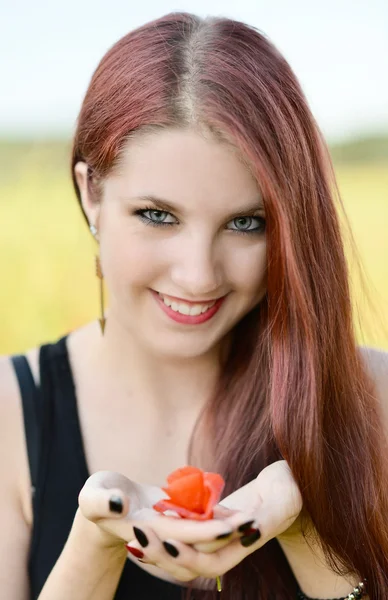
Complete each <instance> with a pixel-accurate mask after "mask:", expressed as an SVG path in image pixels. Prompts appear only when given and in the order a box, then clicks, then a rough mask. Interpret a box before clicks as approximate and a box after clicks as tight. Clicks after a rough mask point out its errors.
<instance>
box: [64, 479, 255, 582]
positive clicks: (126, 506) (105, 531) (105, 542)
mask: <svg viewBox="0 0 388 600" xmlns="http://www.w3.org/2000/svg"><path fill="white" fill-rule="evenodd" d="M166 497H167V495H166V494H165V492H164V491H163V490H162V489H161V488H159V487H156V486H151V485H142V484H138V483H135V482H134V481H131V480H129V479H128V478H127V477H125V476H124V475H121V474H120V473H115V472H113V471H99V472H97V473H94V474H93V475H92V476H91V477H89V479H88V480H87V481H86V483H85V485H84V486H83V488H82V490H81V492H80V494H79V498H78V501H79V508H78V510H77V514H76V517H75V521H74V525H73V529H75V531H76V533H74V534H73V537H77V539H79V538H81V537H82V538H83V540H85V538H86V539H87V540H89V543H94V544H97V545H98V546H99V547H103V548H106V549H107V550H108V549H113V550H118V551H119V552H120V551H122V552H124V551H125V552H126V549H125V545H126V543H128V542H130V544H131V546H132V547H136V545H137V547H138V549H139V550H140V548H141V552H145V551H146V549H145V546H143V547H142V546H141V545H140V544H139V542H138V541H137V540H136V538H135V533H134V528H135V531H136V532H137V534H138V536H140V539H141V540H142V541H143V542H144V539H145V537H147V536H148V538H149V540H148V544H147V546H149V549H150V550H151V554H152V556H153V557H154V556H155V555H158V553H159V554H161V555H162V559H163V558H165V559H166V558H167V559H171V556H170V555H169V554H168V552H167V550H166V548H165V546H164V545H163V541H165V540H167V539H174V540H176V541H177V542H178V541H179V542H181V543H183V544H185V545H187V547H190V546H194V545H198V546H199V547H202V550H203V551H207V552H213V551H215V550H218V549H220V548H222V547H223V546H225V545H226V544H227V543H228V542H229V540H230V539H232V538H233V537H239V536H240V535H241V533H240V532H237V531H234V530H233V528H232V527H231V525H230V524H228V523H226V522H225V515H228V516H229V515H231V514H233V512H232V511H230V510H228V509H226V508H222V507H216V509H215V518H214V519H211V520H208V521H193V520H189V519H181V518H180V517H177V516H166V515H161V514H160V513H159V512H157V511H155V510H154V509H153V508H152V506H153V505H154V504H156V502H158V501H159V500H161V499H162V498H166ZM121 506H122V510H121V511H119V510H118V509H120V508H121ZM243 520H244V516H243V515H240V518H238V517H237V518H235V525H236V527H235V529H237V527H238V526H240V525H241V524H242V521H243ZM139 531H140V532H143V534H144V536H145V537H144V536H143V537H142V536H141V533H140V534H139V533H138V532H139ZM225 534H227V535H226V536H225ZM220 535H221V536H222V537H221V539H217V538H218V537H219V536H220ZM151 541H152V543H151ZM138 554H139V552H138ZM162 559H161V560H162ZM149 562H153V561H149ZM155 562H156V563H157V562H158V560H157V561H155ZM159 562H160V561H159ZM171 568H172V570H171ZM166 570H167V571H169V572H170V573H172V574H173V575H174V574H175V573H177V574H178V571H177V569H176V565H174V564H173V563H171V564H170V569H169V568H167V569H166ZM178 570H179V569H178ZM172 571H173V572H172ZM181 571H182V570H180V576H181V577H182V576H183V580H185V581H188V580H190V579H193V578H194V577H196V576H197V575H196V574H194V575H193V574H192V573H191V572H190V577H188V574H187V573H182V572H181ZM181 580H182V579H181Z"/></svg>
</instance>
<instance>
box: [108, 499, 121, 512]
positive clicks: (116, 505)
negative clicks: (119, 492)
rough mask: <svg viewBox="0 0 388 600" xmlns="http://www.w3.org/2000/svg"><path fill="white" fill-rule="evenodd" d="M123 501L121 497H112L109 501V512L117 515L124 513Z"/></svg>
mask: <svg viewBox="0 0 388 600" xmlns="http://www.w3.org/2000/svg"><path fill="white" fill-rule="evenodd" d="M123 508H124V507H123V501H122V500H121V498H120V497H119V496H112V497H111V499H110V500H109V510H110V511H111V512H115V513H122V512H123Z"/></svg>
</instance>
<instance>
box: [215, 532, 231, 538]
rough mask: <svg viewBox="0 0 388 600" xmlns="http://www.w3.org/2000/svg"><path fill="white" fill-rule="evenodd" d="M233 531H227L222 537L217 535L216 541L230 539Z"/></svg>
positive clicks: (221, 534)
mask: <svg viewBox="0 0 388 600" xmlns="http://www.w3.org/2000/svg"><path fill="white" fill-rule="evenodd" d="M232 533H233V531H227V532H226V533H220V535H217V537H216V540H225V539H226V538H228V537H230V536H231V535H232Z"/></svg>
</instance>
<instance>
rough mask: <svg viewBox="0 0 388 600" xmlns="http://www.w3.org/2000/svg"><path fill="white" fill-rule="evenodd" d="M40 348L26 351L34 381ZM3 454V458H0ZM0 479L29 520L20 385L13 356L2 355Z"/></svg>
mask: <svg viewBox="0 0 388 600" xmlns="http://www.w3.org/2000/svg"><path fill="white" fill-rule="evenodd" d="M38 354H39V352H38V348H34V349H31V350H29V351H28V352H27V353H26V357H27V360H28V362H29V364H30V367H31V370H32V373H33V376H34V379H35V381H36V382H37V383H38V381H39V377H38V371H39V368H38ZM1 457H3V458H4V460H1ZM0 478H1V481H2V484H4V487H3V490H4V489H5V486H7V489H8V491H9V493H10V494H11V495H12V497H13V498H14V502H15V503H16V504H19V505H20V506H21V508H22V512H23V516H24V518H25V520H26V521H27V522H28V523H29V522H31V519H32V512H31V509H32V507H31V502H30V486H31V481H30V472H29V463H28V454H27V448H26V441H25V432H24V417H23V408H22V402H21V395H20V389H19V384H18V381H17V378H16V373H15V370H14V368H13V365H12V362H11V357H10V356H1V357H0Z"/></svg>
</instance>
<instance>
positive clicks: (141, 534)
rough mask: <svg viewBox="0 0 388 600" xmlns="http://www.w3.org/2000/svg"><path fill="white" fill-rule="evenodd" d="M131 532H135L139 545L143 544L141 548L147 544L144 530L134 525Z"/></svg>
mask: <svg viewBox="0 0 388 600" xmlns="http://www.w3.org/2000/svg"><path fill="white" fill-rule="evenodd" d="M133 533H134V534H135V536H136V539H137V541H138V542H139V544H140V546H143V548H145V547H146V546H148V538H147V536H146V534H145V533H144V531H142V530H141V529H139V528H138V527H134V528H133Z"/></svg>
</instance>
